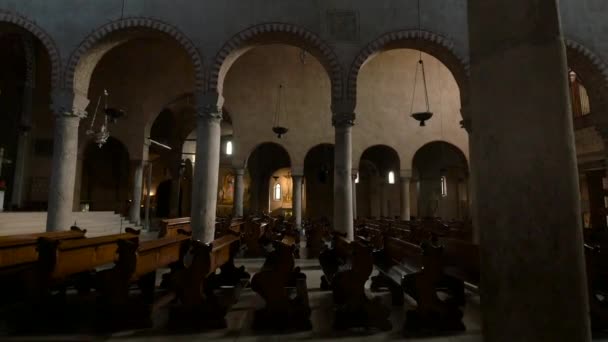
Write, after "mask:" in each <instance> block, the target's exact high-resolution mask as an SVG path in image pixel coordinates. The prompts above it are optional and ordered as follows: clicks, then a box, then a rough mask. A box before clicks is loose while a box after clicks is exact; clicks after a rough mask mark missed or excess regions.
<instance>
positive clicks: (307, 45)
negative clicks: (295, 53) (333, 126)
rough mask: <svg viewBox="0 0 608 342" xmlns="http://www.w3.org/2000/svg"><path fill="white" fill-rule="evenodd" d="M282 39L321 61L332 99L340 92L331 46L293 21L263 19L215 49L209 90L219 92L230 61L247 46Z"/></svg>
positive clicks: (339, 74) (338, 70)
mask: <svg viewBox="0 0 608 342" xmlns="http://www.w3.org/2000/svg"><path fill="white" fill-rule="evenodd" d="M277 43H284V44H287V45H293V46H297V47H300V48H303V49H306V50H307V51H308V52H310V53H311V54H312V55H314V56H315V57H316V58H317V59H318V60H319V62H320V63H321V64H322V65H323V67H324V68H325V70H326V71H327V74H328V76H329V79H330V81H331V88H332V94H331V97H332V100H336V99H340V98H341V97H342V95H343V94H342V93H343V89H344V87H343V81H342V75H343V73H342V67H341V65H340V62H339V60H338V57H337V55H336V54H335V52H334V51H333V50H332V48H331V47H330V46H329V45H328V44H327V43H325V42H324V41H323V40H322V39H321V38H319V37H318V36H317V35H316V34H314V33H312V32H310V31H308V30H306V29H304V28H302V27H299V26H296V25H292V24H286V23H266V24H260V25H256V26H253V27H250V28H248V29H246V30H244V31H241V32H239V33H237V34H236V35H234V36H233V37H232V38H231V39H230V40H229V41H228V42H226V44H224V46H223V47H222V48H221V49H220V51H219V52H218V53H217V55H216V57H215V59H214V60H213V64H212V65H211V70H210V76H209V87H208V91H209V92H215V93H218V94H221V93H222V86H223V82H224V78H225V76H226V74H227V73H228V70H229V69H230V67H231V66H232V64H233V63H234V62H235V61H236V60H237V59H238V58H239V57H240V56H241V55H243V54H244V53H245V52H247V51H248V50H249V49H251V48H253V47H255V46H258V45H263V44H277Z"/></svg>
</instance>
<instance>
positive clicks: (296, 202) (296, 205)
mask: <svg viewBox="0 0 608 342" xmlns="http://www.w3.org/2000/svg"><path fill="white" fill-rule="evenodd" d="M303 179H304V176H303V175H298V174H292V175H291V180H292V184H293V216H294V218H295V222H296V229H298V230H299V229H302V181H303Z"/></svg>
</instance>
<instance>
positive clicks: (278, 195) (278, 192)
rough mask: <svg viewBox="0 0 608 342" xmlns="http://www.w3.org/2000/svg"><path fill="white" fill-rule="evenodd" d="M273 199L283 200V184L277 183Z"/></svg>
mask: <svg viewBox="0 0 608 342" xmlns="http://www.w3.org/2000/svg"><path fill="white" fill-rule="evenodd" d="M272 199H274V200H275V201H280V200H281V184H279V183H277V184H275V185H274V188H273V191H272Z"/></svg>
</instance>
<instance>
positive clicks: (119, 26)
mask: <svg viewBox="0 0 608 342" xmlns="http://www.w3.org/2000/svg"><path fill="white" fill-rule="evenodd" d="M137 28H140V29H148V30H152V31H157V32H161V33H164V34H166V35H168V36H170V37H172V38H173V39H175V41H176V42H177V43H178V44H180V45H181V46H182V47H183V48H184V50H185V51H186V53H188V55H189V56H190V58H191V59H192V64H193V67H194V71H195V82H196V83H195V88H196V90H202V89H204V78H205V72H204V66H203V61H202V58H201V55H200V53H199V51H198V50H197V49H196V46H195V45H194V43H193V42H192V41H191V40H190V39H189V38H188V37H187V36H186V35H185V34H184V33H183V32H182V31H180V30H179V29H178V28H177V27H175V26H173V25H171V24H168V23H166V22H163V21H161V20H159V19H156V18H148V17H133V18H123V19H120V20H116V21H112V22H110V23H107V24H105V25H103V26H101V27H100V28H98V29H96V30H95V31H93V33H91V34H90V35H89V36H87V37H86V38H85V40H84V41H83V42H82V43H81V44H80V45H79V46H78V48H77V49H76V50H75V51H74V52H73V53H72V55H71V56H70V59H69V61H68V64H67V66H66V71H65V75H64V77H63V84H64V87H65V88H66V89H71V88H73V85H74V74H75V73H76V67H77V65H78V62H79V61H80V60H81V58H82V57H83V56H85V55H86V54H87V53H88V51H90V49H91V48H92V47H94V46H95V44H97V43H98V42H99V41H100V40H102V39H103V38H105V37H107V36H109V35H110V34H112V33H114V32H119V31H123V30H128V29H137Z"/></svg>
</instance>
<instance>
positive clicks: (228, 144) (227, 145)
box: [226, 141, 232, 156]
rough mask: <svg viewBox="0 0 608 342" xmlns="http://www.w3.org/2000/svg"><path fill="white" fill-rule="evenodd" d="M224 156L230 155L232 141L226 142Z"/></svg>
mask: <svg viewBox="0 0 608 342" xmlns="http://www.w3.org/2000/svg"><path fill="white" fill-rule="evenodd" d="M226 155H228V156H231V155H232V141H228V142H227V143H226Z"/></svg>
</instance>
